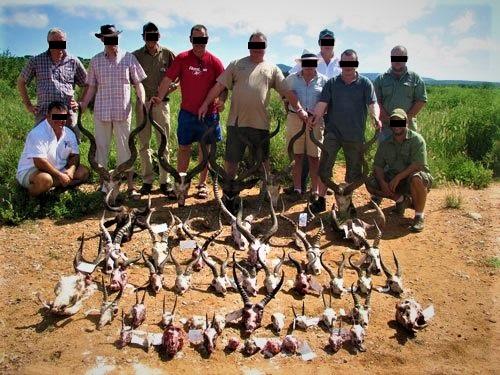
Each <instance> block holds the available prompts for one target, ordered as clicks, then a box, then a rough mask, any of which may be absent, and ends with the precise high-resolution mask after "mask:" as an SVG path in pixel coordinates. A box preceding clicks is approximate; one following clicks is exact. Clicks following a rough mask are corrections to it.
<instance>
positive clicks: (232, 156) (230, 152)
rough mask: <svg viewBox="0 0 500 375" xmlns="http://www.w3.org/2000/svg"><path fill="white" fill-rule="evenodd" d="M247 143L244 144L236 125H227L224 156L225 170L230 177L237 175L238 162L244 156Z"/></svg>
mask: <svg viewBox="0 0 500 375" xmlns="http://www.w3.org/2000/svg"><path fill="white" fill-rule="evenodd" d="M245 148H246V145H245V144H243V143H242V142H241V141H240V139H239V138H238V136H237V134H236V128H235V127H234V126H228V127H227V134H226V154H225V156H224V170H225V172H226V174H227V175H228V177H229V178H230V179H233V178H235V177H236V173H237V172H238V164H239V162H240V161H241V159H242V158H243V155H244V153H245Z"/></svg>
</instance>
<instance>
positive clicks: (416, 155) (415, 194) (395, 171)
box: [366, 108, 432, 232]
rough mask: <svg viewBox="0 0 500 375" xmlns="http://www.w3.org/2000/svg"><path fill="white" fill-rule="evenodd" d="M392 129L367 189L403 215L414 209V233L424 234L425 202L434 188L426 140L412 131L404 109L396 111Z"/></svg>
mask: <svg viewBox="0 0 500 375" xmlns="http://www.w3.org/2000/svg"><path fill="white" fill-rule="evenodd" d="M390 126H391V130H392V136H391V138H389V139H387V140H385V141H384V142H382V143H381V144H380V145H379V147H378V149H377V153H376V154H375V160H374V163H373V164H374V166H373V171H374V176H373V177H372V178H371V179H369V180H368V181H367V183H366V188H367V190H368V191H369V192H370V193H371V194H372V195H376V196H379V197H384V198H389V199H392V200H394V201H395V202H396V207H395V211H396V213H398V214H400V215H401V216H403V215H404V211H405V209H406V208H408V207H411V206H413V208H414V209H415V219H414V221H413V225H411V226H410V230H411V231H412V232H421V231H422V230H423V229H424V207H425V201H426V198H427V193H428V192H429V189H430V187H431V185H432V176H431V174H430V173H429V167H428V165H427V151H426V147H425V140H424V139H423V138H422V136H421V135H420V134H418V133H416V132H415V131H413V130H410V129H408V116H407V114H406V112H405V111H404V110H402V109H401V108H396V109H394V110H393V111H392V113H391V116H390Z"/></svg>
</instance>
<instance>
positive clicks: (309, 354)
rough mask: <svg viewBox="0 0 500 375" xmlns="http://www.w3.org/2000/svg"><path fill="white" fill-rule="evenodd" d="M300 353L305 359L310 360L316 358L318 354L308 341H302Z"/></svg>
mask: <svg viewBox="0 0 500 375" xmlns="http://www.w3.org/2000/svg"><path fill="white" fill-rule="evenodd" d="M299 353H300V355H301V357H302V360H303V361H310V360H312V359H314V358H316V354H315V353H314V352H313V351H312V350H311V347H310V346H309V344H308V343H307V342H304V343H302V345H301V346H300V348H299Z"/></svg>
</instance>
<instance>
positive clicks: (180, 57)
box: [175, 50, 191, 60]
mask: <svg viewBox="0 0 500 375" xmlns="http://www.w3.org/2000/svg"><path fill="white" fill-rule="evenodd" d="M190 52H191V50H189V51H182V52H180V53H179V54H178V55H177V57H176V58H175V59H176V60H185V59H187V58H189V57H190V56H191V55H190Z"/></svg>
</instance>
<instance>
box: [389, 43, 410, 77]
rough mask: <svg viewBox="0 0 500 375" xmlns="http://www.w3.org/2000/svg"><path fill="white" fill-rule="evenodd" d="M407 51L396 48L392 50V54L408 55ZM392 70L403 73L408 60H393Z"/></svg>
mask: <svg viewBox="0 0 500 375" xmlns="http://www.w3.org/2000/svg"><path fill="white" fill-rule="evenodd" d="M407 55H408V54H407V53H406V51H403V50H401V49H399V48H394V49H393V50H392V51H391V56H406V57H408V56H407ZM391 67H392V71H393V72H395V73H402V72H404V70H405V69H406V62H391Z"/></svg>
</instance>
